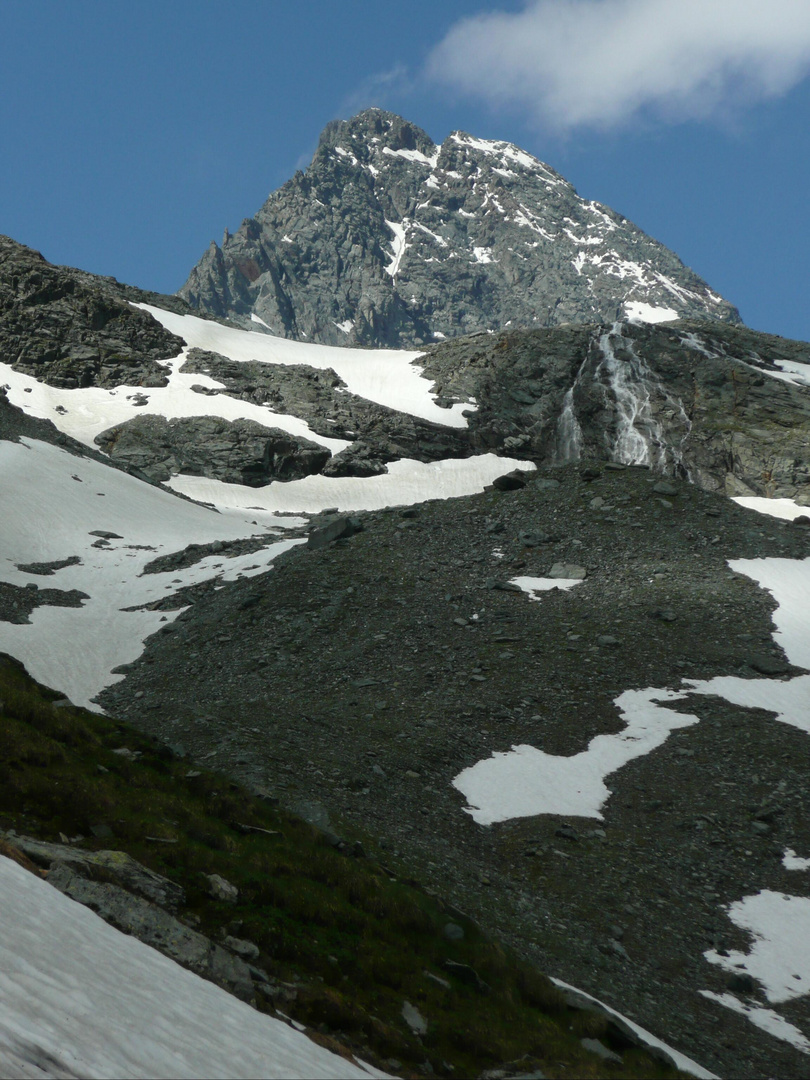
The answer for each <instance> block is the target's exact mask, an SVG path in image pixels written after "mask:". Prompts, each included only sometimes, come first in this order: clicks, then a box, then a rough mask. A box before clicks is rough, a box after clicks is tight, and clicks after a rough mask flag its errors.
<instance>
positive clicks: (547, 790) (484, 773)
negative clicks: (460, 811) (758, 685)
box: [453, 689, 698, 825]
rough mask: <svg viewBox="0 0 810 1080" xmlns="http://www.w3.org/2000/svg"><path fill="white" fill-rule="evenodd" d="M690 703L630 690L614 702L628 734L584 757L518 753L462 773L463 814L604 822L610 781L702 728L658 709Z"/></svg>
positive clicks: (518, 749) (491, 819)
mask: <svg viewBox="0 0 810 1080" xmlns="http://www.w3.org/2000/svg"><path fill="white" fill-rule="evenodd" d="M685 696H686V694H685V693H683V692H679V691H674V690H656V689H647V690H626V691H625V692H624V693H623V694H621V695H620V696H619V697H617V698H616V700H615V702H614V704H615V705H616V706H617V707H618V709H619V712H620V714H621V717H622V719H623V720H624V722H625V724H626V725H627V726H626V727H625V729H624V731H621V732H619V733H618V734H616V735H597V736H595V738H593V739H591V741H590V743H589V744H588V748H587V750H583V751H582V752H581V753H579V754H574V755H573V756H572V757H560V756H559V755H557V754H547V753H545V752H544V751H542V750H538V749H537V748H536V747H534V746H526V745H523V746H513V747H512V749H511V750H510V751H505V752H495V753H493V755H492V757H490V758H487V759H485V760H483V761H479V762H478V763H477V764H476V765H472V766H471V767H470V768H468V769H464V770H463V771H462V772H460V773H459V774H458V776H456V778H455V779H454V780H453V787H455V788H457V789H458V790H459V791H460V792H461V793H462V795H464V796H465V797H466V799H467V802H468V804H469V805H468V806H466V807H465V808H464V809H465V811H466V812H467V813H468V814H470V815H471V817H472V818H473V820H474V821H476V822H477V823H478V824H479V825H493V824H494V823H495V822H498V821H509V820H511V819H512V818H520V817H535V816H537V815H538V814H559V815H562V816H564V817H566V816H568V817H588V818H597V819H598V820H600V821H601V820H602V807H603V806H604V804H605V802H606V801H607V799H608V798H609V797H610V794H611V792H610V791H609V789H608V788H607V787H606V786H605V782H604V781H605V777H607V776H609V775H610V774H611V773H613V772H616V770H617V769H620V768H621V767H622V766H623V765H626V764H627V762H628V761H632V760H633V758H637V757H641V756H642V755H644V754H649V753H650V751H651V750H654V749H656V747H658V746H661V745H662V743H664V742H665V741H666V739H667V737H668V736H669V733H670V732H671V731H676V730H677V729H678V728H683V727H690V726H691V725H692V724H696V723H697V722H698V718H697V717H696V716H692V715H690V714H687V713H679V712H675V711H674V710H672V709H667V708H665V707H664V706H662V705H660V704H658V702H659V701H682V700H683V698H684V697H685Z"/></svg>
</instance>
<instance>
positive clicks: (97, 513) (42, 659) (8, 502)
mask: <svg viewBox="0 0 810 1080" xmlns="http://www.w3.org/2000/svg"><path fill="white" fill-rule="evenodd" d="M74 477H79V480H80V481H81V482H77V481H76V480H75V479H74ZM100 496H103V497H100ZM0 505H2V507H3V513H2V515H0V552H2V558H0V580H2V581H4V582H8V583H9V584H12V585H18V586H25V585H28V584H30V583H35V584H37V585H42V584H43V579H42V577H41V576H38V575H34V574H29V573H27V572H26V571H24V570H18V569H17V565H18V564H27V563H32V562H54V561H61V560H64V559H69V558H71V557H72V556H78V557H79V559H80V562H78V563H75V564H74V565H71V566H65V567H63V568H62V569H61V570H59V571H57V572H56V573H55V574H54V576H53V577H51V578H48V584H49V585H52V586H53V587H54V588H57V589H62V590H66V591H69V590H72V589H78V590H79V591H80V592H83V593H86V594H87V595H88V597H89V599H87V600H84V601H83V604H82V606H81V607H79V608H68V607H51V606H40V607H37V608H35V609H34V611H33V612H32V613H31V615H30V623H23V624H15V623H6V622H0V652H7V653H10V654H11V655H12V656H15V657H16V658H17V659H18V660H21V661H22V662H23V663H24V664H25V666H26V667H27V668H28V670H29V672H30V673H31V675H32V676H33V677H34V678H35V679H37V680H38V681H39V682H43V683H45V684H46V685H48V686H53V687H56V688H57V689H59V690H61V691H63V693H65V694H66V695H67V696H68V697H69V698H70V700H71V701H72V702H73V703H74V704H76V705H83V706H85V707H87V708H95V709H97V708H98V706H95V705H94V704H93V699H94V698H95V696H96V695H97V694H98V693H100V691H101V690H103V689H104V688H105V687H107V686H111V685H112V684H113V683H116V682H119V681H120V680H121V678H122V677H123V676H121V675H114V674H112V670H113V668H116V667H118V666H119V665H120V664H127V663H131V662H132V661H133V660H136V659H137V658H138V657H139V656H140V654H141V652H142V650H143V643H144V641H145V640H146V638H147V637H149V635H150V634H154V633H155V632H156V631H157V630H159V629H160V628H161V626H164V625H166V624H167V623H169V622H172V621H173V620H174V619H176V618H177V616H178V615H179V614H180V608H178V609H176V610H174V611H166V612H163V611H159V610H158V611H150V610H140V611H127V610H125V609H126V608H132V607H136V606H140V605H144V604H149V603H152V602H154V601H156V600H162V599H166V598H167V597H171V596H172V595H174V594H175V593H176V592H177V591H178V589H180V588H182V587H183V586H186V585H193V584H197V583H199V582H203V581H209V580H212V579H213V580H216V579H220V580H223V581H231V580H234V579H235V578H236V577H239V576H252V575H254V574H258V573H264V572H266V571H267V569H268V568H269V566H270V565H271V564H272V562H273V559H274V558H275V557H276V556H277V555H280V554H281V553H282V552H283V551H286V550H288V548H290V547H292V546H293V545H294V544H296V543H302V541H301V540H282V541H279V542H277V543H273V544H270V546H268V547H267V548H264V549H262V550H260V551H256V552H253V553H252V554H249V555H239V556H235V557H233V558H229V557H228V556H227V555H222V554H219V555H210V556H208V557H206V558H204V559H202V560H201V561H200V562H198V563H195V564H194V565H193V566H189V567H186V568H185V569H183V570H172V571H167V572H166V573H162V574H146V575H143V573H142V571H143V569H144V567H145V565H146V564H147V563H148V562H151V561H152V560H153V559H155V558H157V557H158V556H160V555H166V554H169V553H171V552H174V551H182V550H183V548H185V547H186V546H187V545H189V544H192V543H196V544H207V543H212V542H213V541H215V540H236V539H240V538H243V537H250V536H255V535H257V534H261V533H262V532H266V531H267V530H266V527H265V528H263V527H262V526H260V525H258V524H257V523H256V515H255V514H249V513H245V512H242V513H233V512H231V513H229V514H227V515H221V514H216V513H213V512H212V511H211V510H208V509H206V508H204V507H202V506H196V505H195V504H194V503H189V502H185V501H181V500H179V499H176V498H174V497H173V496H172V495H171V494H169V493H168V492H166V491H161V490H160V489H159V488H156V487H153V486H152V485H151V484H145V483H143V482H142V481H140V480H136V479H135V478H134V477H132V476H130V475H129V474H127V473H124V472H120V471H119V470H118V469H111V468H110V467H109V466H108V465H102V464H101V463H99V462H97V461H93V460H91V459H86V458H78V457H75V456H74V455H73V454H69V453H68V452H67V451H65V450H61V449H59V448H58V447H55V446H52V445H51V444H50V443H43V442H39V441H38V440H34V439H25V438H23V439H21V440H20V442H19V443H11V442H0ZM266 524H267V525H271V524H275V523H274V522H272V521H271V520H269V519H268V521H267V523H266ZM99 529H103V530H105V531H108V532H112V533H117V534H118V535H119V536H120V537H121V538H122V539H118V540H115V539H114V540H111V541H109V542H108V543H107V544H106V545H105V544H101V545H100V546H98V547H97V546H95V545H96V544H97V543H98V540H97V538H96V537H95V536H93V535H91V533H92V532H93V531H94V530H99ZM272 536H273V533H270V534H269V535H268V540H270V539H272Z"/></svg>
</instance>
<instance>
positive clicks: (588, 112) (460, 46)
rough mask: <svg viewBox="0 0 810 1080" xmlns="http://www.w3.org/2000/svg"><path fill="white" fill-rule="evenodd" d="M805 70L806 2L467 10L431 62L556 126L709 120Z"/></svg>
mask: <svg viewBox="0 0 810 1080" xmlns="http://www.w3.org/2000/svg"><path fill="white" fill-rule="evenodd" d="M808 70H810V2H808V0H768V2H767V3H764V2H763V0H531V2H529V3H527V4H526V6H525V7H524V9H523V10H522V11H520V12H516V13H507V12H499V11H495V12H492V13H489V14H484V15H478V16H474V17H472V18H467V19H462V20H461V21H460V22H458V23H456V24H455V25H454V26H452V27H451V29H450V31H449V32H448V34H447V36H446V37H445V38H444V40H443V41H441V42H440V43H439V44H438V45H437V46H436V48H435V49H434V50H433V52H432V53H431V54H430V56H429V58H428V62H427V71H428V74H429V75H430V77H431V78H433V79H436V80H439V81H442V82H445V83H447V84H449V85H450V86H453V87H455V88H456V89H458V90H460V91H462V92H463V93H467V94H471V95H474V96H476V97H479V98H483V99H485V100H487V101H489V102H490V103H491V104H494V105H518V106H521V107H523V108H527V109H528V110H529V111H530V112H531V113H532V115H533V117H534V119H535V120H537V121H539V122H540V123H541V124H543V125H544V126H550V127H554V128H557V129H560V130H565V129H568V128H573V127H577V126H602V127H608V126H612V125H617V124H621V123H624V122H627V121H629V120H631V119H632V118H634V117H636V116H637V115H638V114H640V113H650V112H653V113H656V114H658V115H659V116H663V117H665V118H667V119H671V120H672V119H674V120H682V119H692V118H698V119H703V118H706V117H709V116H712V115H716V114H718V113H722V112H725V111H727V110H729V109H733V108H734V107H736V106H739V105H740V104H743V103H750V102H753V101H758V100H762V99H765V98H769V97H775V96H778V95H780V94H783V93H785V92H786V91H787V90H789V89H790V88H791V87H792V86H794V85H795V84H796V83H797V82H799V81H800V80H801V79H802V78H803V77H804V76H805V75H806V74H807V72H808Z"/></svg>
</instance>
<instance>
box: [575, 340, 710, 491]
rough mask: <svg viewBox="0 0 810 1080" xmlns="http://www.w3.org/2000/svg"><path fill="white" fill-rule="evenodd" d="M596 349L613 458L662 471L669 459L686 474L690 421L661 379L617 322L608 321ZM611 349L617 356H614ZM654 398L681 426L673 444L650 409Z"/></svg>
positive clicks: (597, 371) (627, 463) (675, 469)
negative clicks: (612, 418) (612, 426)
mask: <svg viewBox="0 0 810 1080" xmlns="http://www.w3.org/2000/svg"><path fill="white" fill-rule="evenodd" d="M599 349H600V351H601V353H602V360H601V362H600V364H599V366H598V367H597V369H596V373H595V378H596V379H600V378H601V379H602V380H603V381H602V386H603V390H604V393H605V401H606V404H608V406H609V407H612V408H614V409H615V410H616V413H617V423H616V434H615V437H614V439H613V444H612V446H610V453H611V457H612V458H613V460H614V461H620V462H622V463H623V464H625V465H649V466H651V467H652V468H654V469H658V470H661V471H663V470H664V469H666V467H667V465H668V464H669V461H668V458H669V459H670V461H671V464H672V466H673V468H674V471H675V472H676V473H680V474H681V475H684V476H688V475H689V472H688V469H687V468H686V466H685V465H684V462H683V444H684V442H685V440H686V439H687V437H688V436H689V432H690V431H691V428H692V424H691V421H690V420H689V417H688V416H687V415H686V412H685V411H684V408H683V404H682V403H681V401H680V399H676V398H673V397H672V395H671V394H669V393H668V392H667V391H666V389H665V388H664V386H663V385H662V383H661V380H660V379H659V378H658V377H657V376H656V375H655V373H654V372H653V371H652V370H651V369H650V368H649V366H648V365H647V363H646V362H645V361H644V360H643V359H642V358H641V357H640V356H639V355H638V353H637V352H636V350H635V348H634V346H633V342H632V340H631V339H630V338H627V337H625V336H624V334H623V324H622V323H621V322H616V323H614V324H613V326H612V327H611V328H610V330H608V331H607V332H606V333H604V334H602V335H601V337H600V338H599ZM617 352H619V353H621V354H623V355H617ZM608 391H609V394H608ZM610 397H612V399H613V401H612V402H611V401H610ZM654 397H658V398H659V399H661V398H663V400H664V402H665V404H666V406H668V409H669V411H670V413H671V414H672V419H673V421H674V423H675V424H676V425H677V426H681V427H684V428H685V431H684V434H683V436H682V437H681V439H680V441H679V442H678V445H677V446H675V445H673V444H672V443H670V442H669V441H668V439H667V434H666V433H665V431H664V428H663V426H662V424H661V420H660V419H659V417H658V416H657V415H656V412H655V411H654V409H653V398H654ZM606 434H607V433H606Z"/></svg>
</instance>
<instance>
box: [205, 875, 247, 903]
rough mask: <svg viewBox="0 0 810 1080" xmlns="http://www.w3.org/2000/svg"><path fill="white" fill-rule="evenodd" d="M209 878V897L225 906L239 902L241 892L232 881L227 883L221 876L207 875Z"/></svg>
mask: <svg viewBox="0 0 810 1080" xmlns="http://www.w3.org/2000/svg"><path fill="white" fill-rule="evenodd" d="M205 876H206V877H207V878H208V895H209V896H211V897H213V898H214V900H220V901H221V902H222V903H225V904H235V903H236V902H237V901H238V900H239V890H238V889H237V887H236V886H235V885H232V884H231V883H230V881H226V880H225V878H224V877H220V875H219V874H206V875H205Z"/></svg>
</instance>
